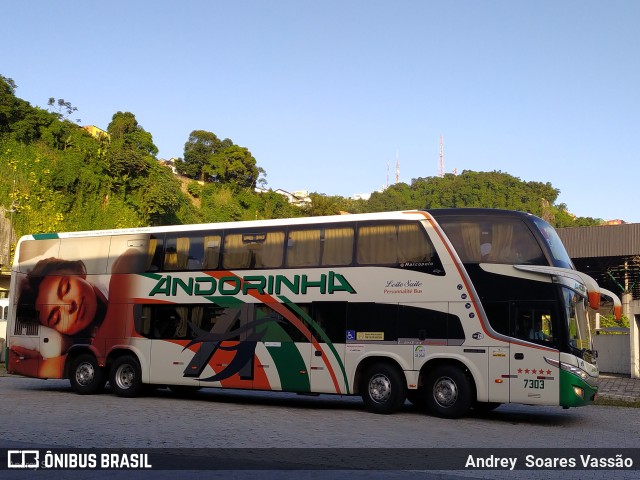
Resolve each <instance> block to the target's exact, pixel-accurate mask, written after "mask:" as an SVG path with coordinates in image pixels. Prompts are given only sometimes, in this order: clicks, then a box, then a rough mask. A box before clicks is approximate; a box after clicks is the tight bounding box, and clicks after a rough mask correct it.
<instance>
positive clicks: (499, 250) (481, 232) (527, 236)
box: [440, 217, 547, 265]
mask: <svg viewBox="0 0 640 480" xmlns="http://www.w3.org/2000/svg"><path fill="white" fill-rule="evenodd" d="M440 225H441V226H442V228H443V229H444V231H445V233H446V234H447V236H448V237H449V240H450V241H451V243H452V244H453V246H454V248H455V249H456V251H457V252H458V256H459V257H460V259H461V260H462V262H463V263H481V262H487V263H507V264H529V265H546V264H547V261H546V259H545V256H544V253H543V251H542V248H541V247H540V245H539V244H538V241H537V240H536V238H535V236H534V235H533V233H532V232H531V230H529V228H528V227H527V226H526V225H525V223H524V222H522V221H521V220H519V219H514V218H496V219H489V218H487V217H475V218H473V217H451V218H442V219H440Z"/></svg>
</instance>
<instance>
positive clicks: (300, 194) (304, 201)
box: [254, 187, 311, 207]
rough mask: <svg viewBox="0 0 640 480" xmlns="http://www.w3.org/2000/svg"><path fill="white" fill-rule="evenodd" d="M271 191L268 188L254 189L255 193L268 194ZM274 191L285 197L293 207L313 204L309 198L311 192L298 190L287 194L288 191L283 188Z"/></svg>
mask: <svg viewBox="0 0 640 480" xmlns="http://www.w3.org/2000/svg"><path fill="white" fill-rule="evenodd" d="M269 190H270V189H267V188H260V187H256V188H255V189H254V192H256V193H267V192H268V191H269ZM273 191H274V192H275V193H277V194H279V195H282V196H283V197H285V198H286V199H287V201H288V202H289V203H290V204H291V205H295V206H297V207H301V206H303V205H310V204H311V198H310V197H309V192H308V191H307V190H297V191H295V192H293V193H291V192H287V191H286V190H282V189H281V188H278V189H277V190H273Z"/></svg>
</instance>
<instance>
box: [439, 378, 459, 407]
mask: <svg viewBox="0 0 640 480" xmlns="http://www.w3.org/2000/svg"><path fill="white" fill-rule="evenodd" d="M433 399H434V400H435V401H436V403H437V404H438V405H440V406H441V407H443V408H449V407H451V406H453V405H455V403H456V401H457V400H458V385H456V382H454V381H453V380H452V379H451V378H450V377H440V378H438V380H436V382H435V383H434V385H433Z"/></svg>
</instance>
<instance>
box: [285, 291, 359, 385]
mask: <svg viewBox="0 0 640 480" xmlns="http://www.w3.org/2000/svg"><path fill="white" fill-rule="evenodd" d="M278 298H280V300H281V301H282V303H284V304H285V305H287V306H288V307H289V308H291V309H292V310H293V311H294V312H296V313H297V314H298V315H300V317H301V318H303V319H304V321H305V322H307V323H308V324H309V326H310V327H311V328H312V330H313V331H314V332H317V333H318V335H319V336H320V338H321V339H322V341H323V342H324V343H326V344H327V346H328V347H329V349H330V350H331V352H332V353H333V355H334V357H335V358H336V361H337V362H338V365H339V366H340V371H341V372H342V378H343V380H344V386H345V388H346V389H347V394H350V393H351V392H350V389H349V380H348V379H347V371H346V369H345V368H344V364H343V363H342V359H341V358H340V355H339V354H338V351H337V350H336V347H335V346H334V345H333V343H332V342H331V340H329V337H328V336H327V334H326V333H325V331H324V330H322V328H320V325H318V324H317V323H316V321H315V320H314V319H313V318H311V317H310V316H309V315H308V314H307V312H305V311H304V310H302V309H301V308H300V307H298V306H297V305H296V304H295V303H293V302H291V301H290V300H289V299H288V298H287V297H284V296H280V297H278Z"/></svg>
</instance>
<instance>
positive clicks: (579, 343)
mask: <svg viewBox="0 0 640 480" xmlns="http://www.w3.org/2000/svg"><path fill="white" fill-rule="evenodd" d="M562 292H563V296H564V304H565V305H564V306H565V310H566V320H567V331H568V332H569V346H570V347H571V348H572V349H574V350H578V351H579V352H581V355H579V356H580V357H582V358H583V359H584V360H587V361H589V362H591V361H592V359H591V358H590V357H591V355H592V354H593V352H592V343H591V329H590V328H589V317H588V311H589V306H588V304H587V299H586V298H585V297H583V296H582V295H579V294H578V293H576V292H575V291H573V290H571V289H569V288H567V287H563V289H562Z"/></svg>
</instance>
